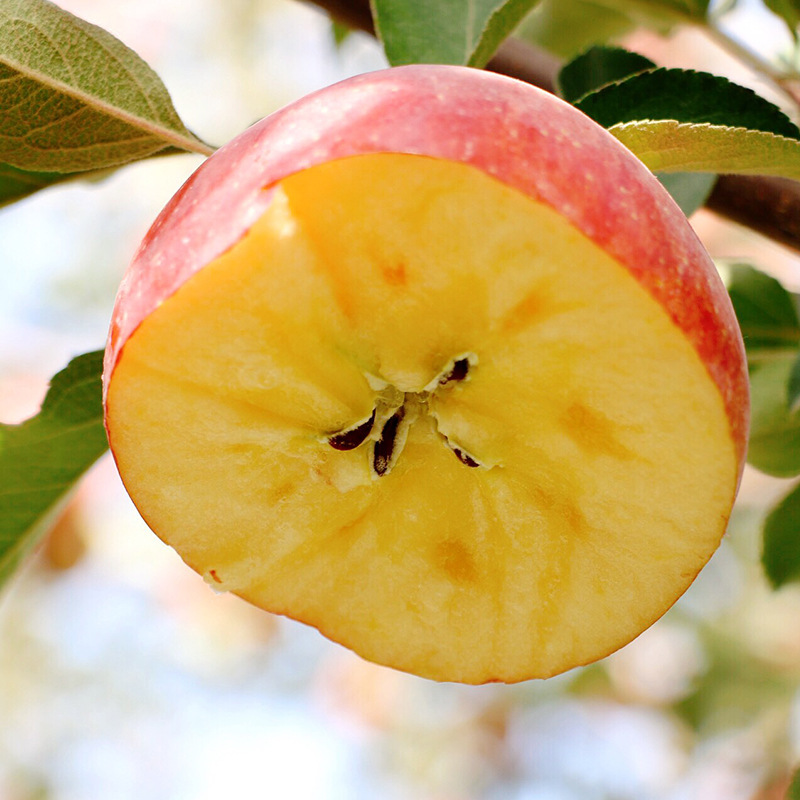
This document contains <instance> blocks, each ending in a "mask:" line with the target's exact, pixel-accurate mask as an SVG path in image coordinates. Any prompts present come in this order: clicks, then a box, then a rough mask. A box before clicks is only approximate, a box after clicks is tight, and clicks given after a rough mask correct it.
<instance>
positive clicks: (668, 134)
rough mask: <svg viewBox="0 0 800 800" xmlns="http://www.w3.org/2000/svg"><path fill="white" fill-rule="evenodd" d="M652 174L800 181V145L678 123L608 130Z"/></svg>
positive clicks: (629, 125)
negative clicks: (749, 176) (742, 176)
mask: <svg viewBox="0 0 800 800" xmlns="http://www.w3.org/2000/svg"><path fill="white" fill-rule="evenodd" d="M609 133H611V134H613V135H614V136H615V137H616V138H617V139H619V141H620V142H622V144H624V145H625V146H626V147H627V148H628V149H629V150H631V151H632V152H633V153H635V154H636V155H637V156H638V157H639V158H640V159H641V160H642V161H643V162H644V163H645V164H646V165H647V166H648V167H649V168H650V169H651V170H653V172H716V173H728V174H732V175H773V176H775V177H782V178H792V179H794V180H800V142H799V141H797V139H794V138H787V137H785V136H776V135H775V134H773V133H764V132H762V131H751V130H745V129H744V128H728V127H725V126H723V125H693V124H691V123H689V124H683V123H680V122H675V121H674V120H659V121H644V122H627V123H623V124H621V125H614V126H613V127H611V128H609Z"/></svg>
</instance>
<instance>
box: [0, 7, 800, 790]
mask: <svg viewBox="0 0 800 800" xmlns="http://www.w3.org/2000/svg"><path fill="white" fill-rule="evenodd" d="M60 5H62V6H63V7H64V8H66V9H67V10H69V11H72V12H73V13H75V14H78V15H79V16H82V17H84V18H85V19H87V20H89V21H91V22H93V23H95V24H98V25H101V26H103V27H105V28H106V29H108V30H109V31H111V32H112V33H114V34H115V35H116V36H117V37H119V38H120V39H122V41H124V42H125V43H126V44H127V45H129V46H130V47H132V48H133V49H134V50H136V51H137V52H138V53H139V54H140V55H141V56H142V57H143V58H144V59H145V60H146V61H148V62H149V63H150V64H151V66H153V68H154V69H155V70H156V71H157V72H158V74H159V75H160V76H161V77H162V79H163V80H164V82H165V83H166V85H167V87H168V89H169V90H170V92H171V94H172V97H173V100H174V102H175V106H176V108H177V109H178V112H179V113H180V115H181V117H182V118H183V119H184V121H185V122H186V123H187V124H188V125H189V126H190V127H191V128H192V129H193V130H194V131H195V132H196V133H198V134H199V135H200V136H201V137H202V138H204V139H205V140H207V141H210V142H213V143H215V144H221V143H224V142H225V141H226V140H228V139H229V138H231V137H233V136H235V135H236V134H237V133H238V132H240V131H241V130H242V129H243V128H245V127H247V126H248V125H249V124H251V123H252V122H254V121H255V120H256V119H258V118H260V117H262V116H264V115H266V114H268V113H269V112H271V111H273V110H275V109H277V108H279V107H280V106H282V105H284V104H285V103H287V102H289V101H291V100H293V99H295V98H297V97H299V96H301V95H303V94H306V93H308V92H309V91H312V90H314V89H317V88H320V87H322V86H325V85H328V84H330V83H333V82H334V81H337V80H340V79H342V78H345V77H347V76H349V75H352V74H356V73H359V72H365V71H368V70H372V69H377V68H380V67H383V66H385V60H384V58H383V55H382V53H381V51H380V48H379V47H378V45H377V44H376V43H375V42H374V41H373V40H372V39H370V38H369V37H367V36H364V35H361V34H354V35H351V36H349V37H348V38H346V39H345V41H344V42H343V43H342V44H341V45H339V46H337V45H336V43H335V38H334V35H333V31H332V27H331V24H330V22H329V20H328V19H327V18H326V17H325V16H324V15H323V14H322V13H321V12H319V11H318V10H317V9H316V8H314V7H311V6H306V5H303V4H301V3H299V2H293V1H292V0H225V2H220V0H169V1H168V2H164V0H137V2H136V3H124V2H123V3H109V2H107V1H105V0H61V2H60ZM726 24H727V25H728V27H729V28H730V30H731V31H732V32H733V33H735V34H736V35H738V36H739V37H740V38H743V39H746V40H747V41H748V42H749V43H750V45H751V46H753V47H755V48H757V49H760V50H761V51H762V52H764V53H766V54H768V55H774V54H776V53H779V52H782V51H787V52H788V51H789V48H790V46H791V42H790V40H789V37H788V34H787V33H786V32H785V28H784V26H783V25H782V23H780V21H779V20H777V18H775V17H771V16H769V15H767V14H765V13H764V12H763V10H762V7H761V6H757V5H756V4H755V3H748V2H742V3H740V4H739V6H738V7H737V10H736V11H735V12H733V13H732V14H730V15H729V16H728V17H727V18H726ZM626 42H627V44H628V45H629V46H631V47H633V48H634V49H637V48H638V49H640V50H642V51H643V52H646V53H647V54H648V55H650V56H651V57H653V58H654V59H655V60H656V61H658V62H660V63H663V64H665V65H675V66H677V65H680V66H695V67H698V68H701V69H709V70H712V71H718V72H722V73H726V74H729V75H731V76H732V77H734V78H735V79H736V80H737V81H739V82H741V83H748V84H750V85H752V86H753V87H754V88H756V89H757V90H759V91H760V90H762V89H763V87H762V86H760V85H759V83H758V81H757V79H755V80H754V78H753V76H751V75H749V74H748V73H747V72H744V71H742V69H741V68H740V67H738V66H737V65H736V64H734V63H733V62H731V61H730V60H728V59H727V58H726V57H724V56H723V55H722V53H721V52H720V51H718V50H717V49H716V48H715V47H714V46H713V45H711V44H710V43H709V42H708V40H706V39H704V38H703V37H702V36H701V35H700V34H699V33H695V32H692V31H684V32H681V33H680V34H679V35H676V36H671V37H670V38H668V39H662V38H659V37H657V36H655V35H653V34H633V35H631V36H630V37H629V38H628V39H627V40H626ZM199 163H200V159H199V158H197V157H194V156H188V155H187V156H179V157H174V158H170V159H158V160H157V161H155V162H152V163H147V162H144V163H141V164H137V165H133V166H130V167H128V168H126V169H123V170H121V171H120V172H118V173H117V174H116V175H114V176H113V177H111V178H109V179H107V180H104V181H102V182H99V183H96V184H80V183H76V184H72V185H67V186H61V187H57V188H53V189H49V190H48V191H46V192H43V193H41V194H39V195H35V196H33V197H32V198H30V199H28V200H26V201H23V202H22V203H19V204H17V205H15V206H12V207H10V208H7V209H3V210H0V252H1V253H2V258H3V262H4V269H3V275H2V279H0V280H2V288H1V289H0V343H1V345H0V420H2V421H3V422H8V423H13V422H19V421H21V420H23V419H25V418H26V417H28V416H30V415H32V414H34V413H35V412H36V410H37V408H38V406H39V403H40V402H41V399H42V397H43V395H44V392H45V390H46V386H47V381H48V379H49V378H50V377H51V376H52V374H53V373H55V372H56V371H58V370H59V369H60V368H62V367H63V366H64V365H65V364H66V362H67V361H68V360H69V358H70V357H72V356H74V355H76V354H78V353H80V352H84V351H86V350H93V349H97V348H99V347H102V346H103V344H104V341H105V336H106V328H107V325H108V320H109V315H110V311H111V306H112V303H113V298H114V294H115V292H116V287H117V284H118V282H119V280H120V278H121V275H122V272H123V270H124V268H125V266H126V264H127V262H128V261H129V260H130V258H131V256H132V254H133V252H134V250H135V248H136V246H137V243H138V241H139V240H140V239H141V237H142V236H143V235H144V233H145V231H146V230H147V228H148V227H149V224H150V222H151V221H152V220H153V219H154V218H155V216H156V214H157V213H158V211H159V210H160V209H161V207H162V206H163V205H164V204H165V203H166V201H167V200H168V199H169V197H170V196H171V195H172V194H173V193H174V192H175V191H176V190H177V188H178V187H179V186H180V184H181V183H182V182H183V181H184V180H185V179H186V177H188V175H189V174H190V173H191V171H192V170H194V169H195V168H196V167H197V165H198V164H199ZM693 222H694V223H695V225H696V228H697V230H698V232H699V233H700V235H701V237H702V238H703V239H704V241H705V242H706V244H707V246H708V247H709V249H710V251H711V253H712V255H714V256H715V257H716V258H719V259H721V260H724V259H743V260H751V261H752V262H753V263H754V264H755V265H756V266H759V267H761V268H764V269H770V270H772V271H774V272H775V273H776V274H777V275H778V277H780V278H781V279H782V280H783V281H784V282H785V283H786V284H787V286H788V287H789V288H792V289H794V290H800V261H798V257H797V256H795V255H791V254H789V253H788V252H786V251H782V250H781V249H780V248H778V247H777V246H774V245H771V244H769V243H765V242H764V241H762V240H760V239H758V238H757V237H755V236H753V235H751V234H747V233H745V232H743V231H741V230H739V229H735V228H733V227H732V226H729V225H726V224H723V223H721V222H720V221H719V220H717V219H715V218H713V217H712V216H711V215H710V214H708V213H706V212H702V211H701V212H699V213H698V214H696V215H695V217H694V218H693ZM786 490H787V484H786V482H781V481H777V480H774V479H767V478H765V477H763V476H760V475H758V474H757V473H755V472H753V471H748V473H747V474H746V476H745V482H744V486H743V490H742V493H741V497H740V501H739V503H738V505H737V508H736V511H735V513H734V517H733V519H732V522H731V526H730V530H729V533H728V535H727V536H726V538H725V540H724V542H723V544H722V546H721V548H720V549H719V551H718V552H717V554H716V555H715V556H714V558H713V559H712V561H711V563H710V564H709V566H708V567H707V568H706V569H705V570H704V571H703V572H702V573H701V575H700V577H699V579H698V580H697V581H696V583H695V584H694V585H693V586H692V587H691V589H690V590H689V592H688V593H687V594H686V595H685V596H684V597H683V598H682V599H681V601H680V602H679V603H678V604H677V605H676V606H675V607H674V608H673V609H672V610H671V611H670V612H669V613H668V614H667V615H666V616H665V617H664V618H663V619H662V620H661V621H660V622H658V623H657V624H656V625H654V626H653V627H652V628H651V629H650V630H648V631H647V632H645V633H644V634H643V635H642V636H641V637H639V639H637V640H636V641H635V642H633V643H632V644H631V645H629V646H628V647H626V648H624V649H623V650H622V651H620V652H618V653H617V654H615V655H614V656H612V657H610V658H608V659H606V660H605V661H603V662H601V663H599V664H597V665H594V666H591V667H587V668H583V669H578V670H574V671H572V672H570V673H568V674H566V675H564V676H561V677H559V678H556V679H552V680H549V681H532V682H529V683H525V684H519V685H516V686H495V685H491V686H483V687H463V686H457V685H450V684H435V683H432V682H428V681H424V680H420V679H416V678H412V677H410V676H407V675H404V674H401V673H397V672H394V671H392V670H389V669H385V668H381V667H377V666H374V665H371V664H368V663H366V662H364V661H362V660H360V659H359V658H358V657H356V656H354V655H352V654H351V653H349V652H348V651H346V650H344V649H342V648H340V647H338V646H337V645H334V644H331V643H330V642H328V641H327V640H325V639H324V638H323V637H321V636H320V635H319V634H318V633H317V632H316V631H314V630H311V629H308V628H306V627H304V626H302V625H300V624H297V623H294V622H290V621H287V620H284V619H282V618H277V617H272V616H270V615H268V614H265V613H263V612H260V611H256V610H255V609H252V608H251V607H249V606H248V605H246V604H245V603H244V602H243V601H240V600H238V599H237V598H234V597H229V596H223V595H216V594H214V593H213V592H212V591H211V590H210V589H209V588H208V587H207V586H206V585H205V584H204V583H203V581H202V579H201V578H200V577H199V576H197V575H195V574H194V573H193V572H191V571H190V570H189V569H188V568H187V567H185V566H184V565H183V564H182V562H181V561H180V559H179V558H178V557H177V556H176V555H175V554H174V553H173V552H172V551H171V550H170V549H168V548H167V547H165V546H164V545H162V544H161V543H160V542H159V541H158V539H157V538H156V537H155V536H154V535H153V534H152V533H150V531H149V530H148V529H147V528H146V526H145V525H144V523H143V522H142V521H141V520H140V519H139V517H138V515H137V513H136V511H135V510H134V508H133V506H132V505H131V503H130V502H129V500H128V499H127V496H126V495H125V493H124V491H123V489H122V488H121V485H120V483H119V480H118V478H117V476H116V472H115V470H114V468H113V464H112V463H111V461H110V459H109V458H108V457H105V458H104V459H103V460H102V461H101V462H99V463H98V464H97V465H96V467H95V468H94V469H93V470H92V471H91V473H90V474H89V475H88V476H87V478H86V479H85V480H84V481H83V483H82V484H81V486H80V489H79V491H78V492H77V493H76V495H75V496H74V499H73V500H72V502H71V504H70V506H69V508H68V510H67V512H66V514H65V515H64V516H63V518H62V519H61V520H60V522H59V523H58V525H57V527H56V529H55V530H54V531H53V533H52V535H51V536H50V537H49V539H48V541H47V542H46V543H45V545H44V546H43V548H42V549H41V551H40V552H39V553H38V554H37V556H36V557H35V558H34V559H33V560H32V561H31V563H30V564H29V565H28V566H27V567H26V568H25V569H24V570H23V571H22V573H21V574H20V575H19V576H18V577H17V578H16V579H15V580H14V581H13V582H12V585H11V586H10V587H9V588H8V589H7V590H6V591H5V592H4V593H3V594H2V595H0V720H2V722H3V724H2V725H0V800H50V799H51V798H52V799H53V800H95V798H98V799H100V798H102V799H103V800H128V799H129V798H130V799H131V800H133V798H142V797H147V798H149V800H173V799H176V798H187V800H188V799H189V798H191V800H205V799H206V798H209V800H210V798H217V797H220V796H225V797H232V798H260V797H264V798H291V800H305V799H306V798H308V799H309V800H311V799H312V798H313V800H334V799H336V800H338V799H339V798H362V797H363V798H368V797H369V798H372V797H380V798H385V799H386V800H406V799H410V798H420V799H422V800H494V798H497V799H498V800H499V799H500V798H503V800H579V799H580V800H601V799H602V800H606V799H607V800H694V799H695V798H697V800H779V798H783V797H784V795H785V791H786V787H787V785H788V776H789V774H790V771H791V769H792V767H793V765H794V764H795V763H796V761H797V760H798V759H800V694H799V693H798V687H799V686H800V589H798V588H795V587H790V588H787V589H784V590H782V591H780V592H777V593H773V592H772V591H770V589H769V587H768V585H767V582H766V580H765V578H764V576H763V574H762V572H761V568H760V565H759V562H758V556H759V548H760V532H759V525H760V521H761V519H762V517H763V508H764V506H765V504H766V503H768V502H771V501H773V500H774V499H775V498H776V497H778V496H780V495H781V494H782V493H784V492H785V491H786Z"/></svg>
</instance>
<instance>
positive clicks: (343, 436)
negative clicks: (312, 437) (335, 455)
mask: <svg viewBox="0 0 800 800" xmlns="http://www.w3.org/2000/svg"><path fill="white" fill-rule="evenodd" d="M374 424H375V412H374V411H373V412H372V414H371V415H370V418H369V419H368V420H365V421H364V422H362V423H361V424H360V425H356V427H355V428H350V430H348V431H342V432H341V433H334V434H333V436H331V437H330V438H329V439H328V444H329V445H330V446H331V447H332V448H334V450H355V448H356V447H358V446H359V445H360V444H363V442H364V441H365V440H366V438H367V436H369V435H370V433H371V432H372V426H373V425H374Z"/></svg>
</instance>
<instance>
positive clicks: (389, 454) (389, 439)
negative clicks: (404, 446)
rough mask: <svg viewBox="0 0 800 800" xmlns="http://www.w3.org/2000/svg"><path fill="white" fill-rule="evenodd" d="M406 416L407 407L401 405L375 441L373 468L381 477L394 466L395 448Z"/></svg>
mask: <svg viewBox="0 0 800 800" xmlns="http://www.w3.org/2000/svg"><path fill="white" fill-rule="evenodd" d="M404 416H405V409H404V408H403V406H400V408H398V409H397V411H395V412H394V414H392V416H391V417H389V419H387V420H386V422H385V423H384V426H383V429H382V430H381V436H380V439H378V441H377V442H375V447H374V448H373V451H372V469H373V470H374V471H375V474H376V475H377V476H378V477H379V478H380V477H383V476H384V475H385V474H386V473H387V472H388V471H389V470H390V469H391V468H392V467H393V466H394V461H395V450H396V449H397V448H396V447H395V445H396V444H397V440H398V436H397V433H398V430H399V428H400V423H401V422H402V421H403V417H404Z"/></svg>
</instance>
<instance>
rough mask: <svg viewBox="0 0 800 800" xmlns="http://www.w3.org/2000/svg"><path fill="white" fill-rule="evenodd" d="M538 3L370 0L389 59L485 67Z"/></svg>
mask: <svg viewBox="0 0 800 800" xmlns="http://www.w3.org/2000/svg"><path fill="white" fill-rule="evenodd" d="M535 4H536V0H435V2H430V0H371V5H372V16H373V19H374V20H375V28H376V30H377V32H378V35H379V36H380V38H381V41H382V42H383V46H384V49H385V51H386V57H387V58H388V59H389V63H390V64H392V65H393V66H397V65H400V64H417V63H426V64H460V65H462V66H470V67H482V66H484V65H485V64H486V63H487V62H488V61H489V59H490V58H491V57H492V56H493V55H494V53H495V51H496V50H497V48H498V47H499V46H500V44H501V43H502V41H503V39H505V38H506V36H508V35H509V34H510V33H511V32H512V31H513V30H514V28H516V27H517V25H518V24H519V23H520V21H521V20H522V18H523V17H524V16H525V15H526V14H527V13H528V11H530V9H531V8H533V6H534V5H535Z"/></svg>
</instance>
